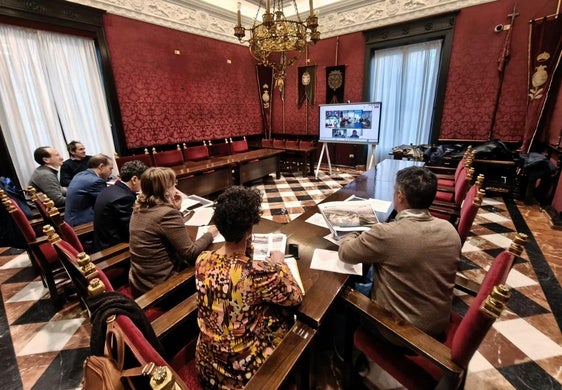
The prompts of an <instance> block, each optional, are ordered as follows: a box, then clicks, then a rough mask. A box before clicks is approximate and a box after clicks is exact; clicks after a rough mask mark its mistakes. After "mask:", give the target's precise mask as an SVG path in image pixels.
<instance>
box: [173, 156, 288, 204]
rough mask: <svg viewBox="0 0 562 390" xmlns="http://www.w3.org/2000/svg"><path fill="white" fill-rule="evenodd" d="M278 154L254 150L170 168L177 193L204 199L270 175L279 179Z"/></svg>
mask: <svg viewBox="0 0 562 390" xmlns="http://www.w3.org/2000/svg"><path fill="white" fill-rule="evenodd" d="M281 153H283V151H281V150H276V149H257V150H250V151H248V152H242V153H236V154H232V155H228V156H220V157H212V158H210V159H205V160H201V161H186V162H184V163H183V164H181V165H176V166H173V167H171V168H172V169H173V170H174V172H175V173H176V178H177V180H178V185H177V188H178V189H179V190H180V191H182V192H184V193H186V194H196V195H200V196H206V195H209V194H212V193H215V192H219V191H222V190H225V189H227V188H228V187H230V186H232V185H234V184H244V183H247V182H249V181H252V180H255V179H259V178H260V177H263V176H266V175H269V174H270V173H273V172H275V173H276V177H277V178H278V179H279V177H280V167H279V155H280V154H281ZM233 171H234V174H233Z"/></svg>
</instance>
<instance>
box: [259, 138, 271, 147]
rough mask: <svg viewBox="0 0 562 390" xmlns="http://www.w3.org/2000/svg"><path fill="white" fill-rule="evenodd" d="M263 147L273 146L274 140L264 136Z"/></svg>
mask: <svg viewBox="0 0 562 390" xmlns="http://www.w3.org/2000/svg"><path fill="white" fill-rule="evenodd" d="M261 147H262V148H272V147H273V140H272V139H268V138H263V139H262V140H261Z"/></svg>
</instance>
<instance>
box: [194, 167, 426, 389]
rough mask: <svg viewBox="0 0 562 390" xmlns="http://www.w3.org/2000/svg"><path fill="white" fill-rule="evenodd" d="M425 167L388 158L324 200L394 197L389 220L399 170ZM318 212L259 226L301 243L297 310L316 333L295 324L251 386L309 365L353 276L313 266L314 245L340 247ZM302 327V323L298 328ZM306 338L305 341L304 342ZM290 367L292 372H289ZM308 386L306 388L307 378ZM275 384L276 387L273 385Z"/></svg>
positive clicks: (313, 210) (257, 386) (385, 215)
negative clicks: (315, 342)
mask: <svg viewBox="0 0 562 390" xmlns="http://www.w3.org/2000/svg"><path fill="white" fill-rule="evenodd" d="M416 165H417V166H422V165H423V163H422V162H415V161H406V160H391V159H387V160H383V161H382V162H380V163H379V164H377V166H375V167H373V168H371V169H370V170H368V171H367V172H365V173H364V174H362V175H360V176H358V177H357V178H356V179H355V180H354V181H352V182H351V183H349V184H348V185H346V186H345V187H343V188H341V189H340V190H338V191H336V192H335V193H334V194H332V195H330V196H329V197H327V198H326V199H325V200H324V201H323V202H332V201H341V200H345V199H347V198H349V197H350V196H351V195H355V196H358V197H361V198H375V199H379V200H386V201H390V202H391V205H390V207H389V208H388V210H387V211H386V212H377V217H378V219H379V221H381V222H382V221H386V220H387V219H388V218H389V216H391V214H392V213H393V211H394V205H393V203H392V201H393V194H394V182H395V178H396V173H397V172H398V171H399V170H400V169H403V168H406V167H410V166H416ZM318 212H319V209H318V207H317V206H314V207H311V208H310V209H309V210H307V211H306V212H304V213H303V214H301V215H300V216H299V217H298V218H296V219H294V220H293V221H291V222H289V223H288V224H285V225H281V224H279V223H276V222H273V221H271V220H267V219H264V218H262V219H261V221H260V222H259V224H258V225H257V226H256V227H255V228H254V232H256V233H274V232H275V233H284V234H286V235H287V244H297V245H298V246H299V260H297V265H298V268H299V273H300V277H301V280H302V282H303V286H304V290H305V295H304V299H303V301H302V303H301V304H300V305H299V306H298V307H297V308H296V316H297V320H298V321H297V322H296V323H295V325H298V322H299V321H300V322H301V323H302V324H306V325H307V326H308V327H310V328H312V330H311V331H307V332H303V333H301V332H299V331H298V330H297V331H294V330H295V329H294V328H295V327H293V328H292V329H291V331H290V332H289V333H288V335H287V340H288V343H287V345H286V347H287V346H288V347H287V348H284V349H283V350H282V351H281V350H280V349H281V348H278V349H276V352H277V353H274V354H273V355H272V357H270V358H269V359H267V360H266V361H265V363H264V364H263V365H262V367H260V369H259V370H258V371H257V372H256V374H255V375H254V376H253V377H252V379H251V381H250V382H249V383H248V387H249V388H252V389H261V388H265V387H272V386H273V387H277V385H279V384H280V383H282V382H283V381H284V379H285V378H286V377H285V376H284V375H285V374H286V373H287V371H291V370H292V369H293V368H294V367H295V366H294V364H295V363H296V361H297V360H298V361H300V362H301V363H303V364H304V367H308V366H307V364H308V363H307V362H306V359H305V360H304V361H303V360H302V359H300V360H299V356H300V353H303V352H305V351H307V350H308V348H307V347H306V346H307V345H308V344H309V343H310V339H311V338H312V337H313V334H314V333H315V332H316V331H317V330H318V329H319V328H320V327H321V326H322V323H323V320H324V319H325V317H326V315H327V313H328V311H329V310H330V308H331V307H332V305H333V303H334V302H335V300H336V298H337V297H338V295H339V293H340V292H341V291H342V289H343V287H344V286H345V284H346V283H347V281H348V278H349V275H346V274H340V273H335V272H330V271H322V270H316V269H311V268H310V264H311V261H312V256H313V253H314V250H315V249H327V250H334V251H337V249H338V246H337V245H336V244H334V243H332V242H331V241H328V240H327V239H325V238H324V237H325V236H326V235H328V234H330V231H329V229H327V228H324V227H321V226H317V225H314V224H310V223H308V222H306V220H307V219H308V218H309V217H311V216H312V215H314V214H316V213H318ZM188 228H189V229H188V230H189V231H190V234H191V235H192V236H195V233H196V228H194V227H188ZM222 245H223V244H213V246H212V249H218V248H219V247H220V246H222ZM297 328H299V329H302V328H303V327H302V326H297ZM299 340H301V341H299ZM286 369H287V370H286ZM303 380H304V381H305V382H303V383H304V387H305V388H306V386H307V385H306V379H303ZM274 384H275V385H274Z"/></svg>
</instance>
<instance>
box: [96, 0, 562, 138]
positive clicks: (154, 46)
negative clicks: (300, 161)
mask: <svg viewBox="0 0 562 390" xmlns="http://www.w3.org/2000/svg"><path fill="white" fill-rule="evenodd" d="M513 2H514V1H513V0H498V1H495V2H491V3H487V4H483V5H480V6H475V7H470V8H465V9H463V10H461V12H460V13H459V16H458V18H457V24H456V27H455V34H454V42H453V51H452V56H451V64H450V69H449V75H448V81H447V89H446V98H445V106H444V111H443V118H442V123H441V134H440V138H441V139H472V140H487V139H488V137H489V135H490V124H491V118H492V112H493V110H494V101H495V97H496V92H497V90H498V80H499V76H498V70H497V59H498V55H499V53H500V49H501V47H502V45H503V43H504V38H505V35H506V32H505V31H504V32H500V33H495V32H494V31H493V30H494V26H496V25H497V24H507V23H509V20H508V18H507V14H509V13H510V12H511V11H512V8H513ZM554 3H555V2H553V1H552V0H534V1H523V2H521V1H520V2H518V5H517V7H518V8H517V12H518V13H519V16H518V17H517V19H516V21H515V27H514V29H513V30H512V41H511V56H510V60H509V62H508V64H507V66H506V70H505V78H504V82H503V89H502V93H501V96H500V101H499V107H498V112H497V116H496V125H495V126H494V129H493V131H492V134H491V135H492V137H491V138H493V139H495V138H498V139H501V140H503V141H520V140H521V134H522V128H523V123H524V119H525V110H526V99H527V97H526V92H527V87H526V85H527V45H528V28H529V25H528V21H529V19H532V18H535V17H540V16H544V15H547V14H550V13H553V12H554V11H555V9H554V8H555V4H554ZM105 22H106V32H107V36H108V41H109V47H110V55H111V61H112V65H113V71H114V76H115V79H116V84H117V91H118V96H119V104H120V108H121V113H122V117H123V123H124V128H125V134H126V139H127V145H128V146H129V147H130V148H133V147H143V146H150V145H160V144H173V143H177V142H185V141H194V140H203V139H217V138H223V137H230V136H239V135H250V134H259V133H261V131H262V130H261V118H260V111H259V110H260V107H259V100H258V97H257V88H256V75H255V68H254V61H253V59H252V57H251V56H250V55H249V53H248V50H247V48H246V47H244V46H241V45H236V44H229V43H225V42H220V41H216V40H213V39H210V38H204V37H200V36H196V35H192V34H188V33H183V32H179V31H175V30H171V29H167V28H164V27H158V26H154V25H151V24H147V23H143V22H140V21H135V20H131V19H127V18H123V17H119V16H115V15H106V19H105ZM336 47H337V49H336ZM176 49H177V50H180V51H181V55H179V56H177V55H174V50H176ZM336 50H337V57H338V58H337V64H338V65H346V78H345V100H350V101H352V102H357V101H361V100H362V96H363V72H364V69H363V67H364V56H365V48H364V38H363V34H362V33H360V32H359V33H353V34H348V35H344V36H341V37H339V38H329V39H323V40H321V41H320V42H318V43H317V44H316V45H315V46H310V49H309V51H308V58H309V62H308V63H307V62H306V61H305V56H304V54H302V55H301V56H300V57H299V59H298V61H297V62H296V63H295V64H294V65H293V66H292V67H290V68H289V69H288V71H287V79H286V84H285V94H284V99H282V98H281V94H280V93H279V91H277V90H275V91H272V92H273V115H272V131H273V133H276V134H283V133H285V134H296V135H307V134H308V135H317V134H318V104H321V103H325V99H326V97H325V96H326V81H325V78H326V69H325V68H326V66H332V65H335V64H336ZM229 59H230V60H231V63H230V64H228V63H227V60H229ZM307 64H308V65H317V69H316V94H315V95H316V96H315V104H314V105H310V104H306V103H305V104H303V106H302V107H301V108H300V109H299V108H298V107H297V98H298V96H297V95H298V92H297V82H298V80H297V71H298V67H299V66H304V65H307Z"/></svg>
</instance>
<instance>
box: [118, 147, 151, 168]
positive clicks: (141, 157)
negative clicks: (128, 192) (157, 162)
mask: <svg viewBox="0 0 562 390" xmlns="http://www.w3.org/2000/svg"><path fill="white" fill-rule="evenodd" d="M134 160H138V161H141V162H143V163H144V164H145V165H146V166H147V167H153V166H154V161H152V156H151V155H150V153H148V149H146V148H145V149H144V154H134V155H132V156H119V155H117V153H115V163H116V164H117V169H118V170H120V169H121V167H122V166H123V164H125V163H126V162H129V161H134Z"/></svg>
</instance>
